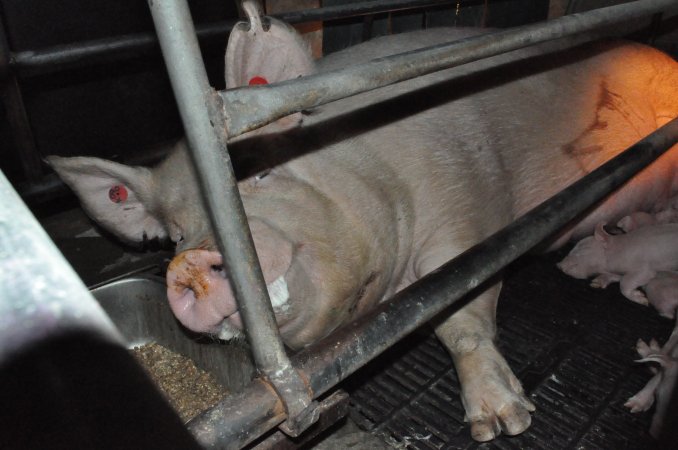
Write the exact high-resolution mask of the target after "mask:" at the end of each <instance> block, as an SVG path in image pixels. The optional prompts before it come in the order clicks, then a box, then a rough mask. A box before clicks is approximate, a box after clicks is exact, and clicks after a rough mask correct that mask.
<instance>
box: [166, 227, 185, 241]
mask: <svg viewBox="0 0 678 450" xmlns="http://www.w3.org/2000/svg"><path fill="white" fill-rule="evenodd" d="M169 235H170V239H171V240H172V242H174V243H175V244H178V243H180V242H182V241H183V240H184V236H183V233H182V232H181V228H179V227H178V226H176V225H173V226H170V230H169Z"/></svg>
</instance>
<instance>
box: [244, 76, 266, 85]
mask: <svg viewBox="0 0 678 450" xmlns="http://www.w3.org/2000/svg"><path fill="white" fill-rule="evenodd" d="M248 84H249V85H250V86H255V85H257V84H268V81H267V80H266V78H264V77H259V76H256V77H252V78H250V82H249V83H248Z"/></svg>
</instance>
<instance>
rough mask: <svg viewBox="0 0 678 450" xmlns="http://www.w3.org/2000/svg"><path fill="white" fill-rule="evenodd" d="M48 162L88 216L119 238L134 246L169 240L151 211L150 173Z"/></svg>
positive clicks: (104, 164) (90, 162)
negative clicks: (154, 240)
mask: <svg viewBox="0 0 678 450" xmlns="http://www.w3.org/2000/svg"><path fill="white" fill-rule="evenodd" d="M46 161H47V163H48V164H49V165H50V166H52V168H53V169H54V170H55V171H56V172H57V174H58V175H59V177H61V179H62V180H63V181H64V183H66V184H67V185H68V186H69V187H70V188H71V189H72V190H73V191H74V192H75V193H76V195H77V196H78V198H79V199H80V202H81V203H82V207H83V209H84V210H85V212H87V214H88V215H89V216H90V217H91V218H92V219H94V220H95V221H97V222H98V223H99V224H100V225H101V226H102V227H104V228H105V229H107V230H109V231H111V232H112V233H113V234H115V235H116V236H118V237H120V238H122V239H123V240H126V241H130V242H140V241H143V240H144V239H153V238H155V237H158V238H164V237H165V236H167V232H166V230H165V228H164V227H163V225H162V224H161V223H160V221H159V220H158V219H157V218H156V217H154V216H153V214H152V213H151V211H150V205H151V204H152V199H153V197H152V190H151V189H152V179H151V171H150V170H149V169H147V168H145V167H131V166H125V165H123V164H118V163H114V162H112V161H106V160H103V159H99V158H88V157H75V158H62V157H59V156H48V157H47V158H46Z"/></svg>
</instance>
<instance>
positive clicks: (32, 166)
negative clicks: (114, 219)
mask: <svg viewBox="0 0 678 450" xmlns="http://www.w3.org/2000/svg"><path fill="white" fill-rule="evenodd" d="M11 59H12V54H11V52H10V49H9V43H8V42H7V35H6V34H5V27H4V25H3V21H2V17H0V85H1V86H0V98H1V99H2V104H3V106H4V107H5V113H6V115H7V121H8V122H9V126H10V128H11V129H12V137H13V138H14V145H15V147H16V150H17V152H18V154H19V161H20V162H21V168H22V169H23V173H24V175H25V176H26V179H27V180H28V181H29V182H36V181H38V180H39V179H40V177H41V176H42V166H41V163H40V155H39V154H38V149H37V147H36V145H35V139H34V138H33V132H32V130H31V125H30V123H29V121H28V115H27V114H26V108H25V106H24V100H23V96H22V95H21V89H20V88H19V83H18V82H17V79H16V76H15V75H14V74H13V73H12V72H11V70H10V67H9V66H10V63H11Z"/></svg>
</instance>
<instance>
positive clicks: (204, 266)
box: [167, 249, 242, 333]
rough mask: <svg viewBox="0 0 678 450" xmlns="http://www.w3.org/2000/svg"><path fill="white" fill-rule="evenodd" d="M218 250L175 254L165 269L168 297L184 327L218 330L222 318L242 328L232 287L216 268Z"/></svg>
mask: <svg viewBox="0 0 678 450" xmlns="http://www.w3.org/2000/svg"><path fill="white" fill-rule="evenodd" d="M221 264H222V258H221V255H220V254H219V253H218V252H212V251H208V250H200V249H194V250H187V251H185V252H183V253H180V254H179V255H177V256H176V257H175V258H174V259H173V260H172V262H171V263H170V266H169V267H168V269H167V298H168V299H169V304H170V307H171V308H172V312H173V313H174V314H175V315H176V317H177V318H178V319H179V320H180V321H181V323H183V324H184V325H185V326H186V327H187V328H189V329H191V330H194V331H198V332H205V333H218V332H219V330H220V328H221V327H220V325H221V323H222V321H223V320H228V321H229V322H230V323H231V324H232V325H234V326H235V327H237V328H239V329H241V328H242V321H241V319H240V314H239V313H238V311H237V306H236V304H235V299H234V296H233V291H232V290H231V286H230V284H229V282H228V281H227V280H226V278H225V277H224V274H223V271H221V270H218V269H217V268H218V267H220V266H221Z"/></svg>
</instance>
